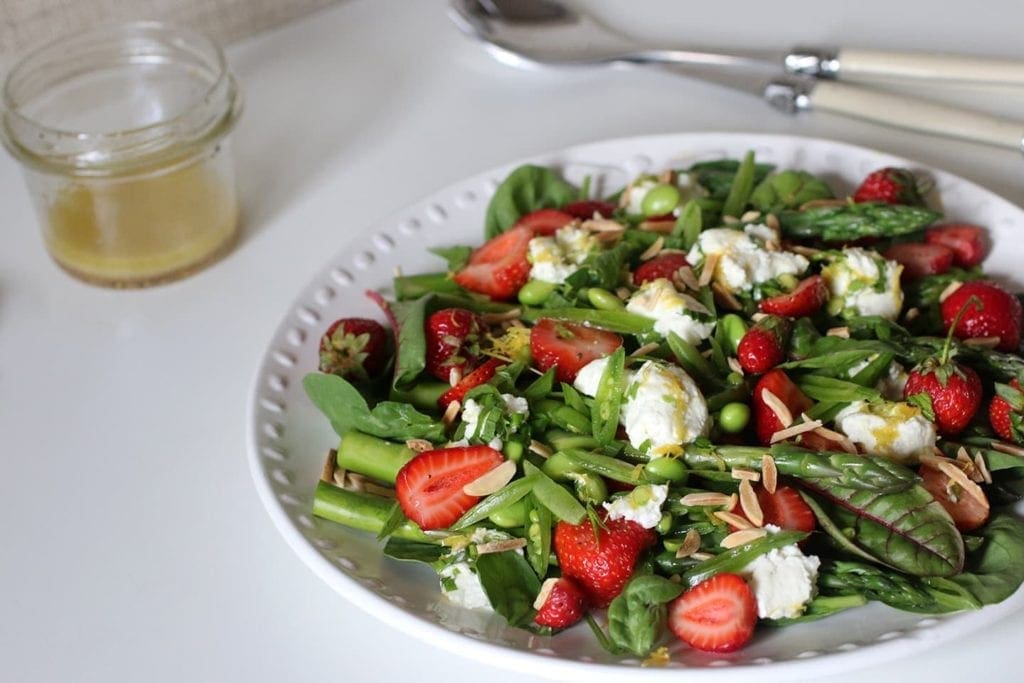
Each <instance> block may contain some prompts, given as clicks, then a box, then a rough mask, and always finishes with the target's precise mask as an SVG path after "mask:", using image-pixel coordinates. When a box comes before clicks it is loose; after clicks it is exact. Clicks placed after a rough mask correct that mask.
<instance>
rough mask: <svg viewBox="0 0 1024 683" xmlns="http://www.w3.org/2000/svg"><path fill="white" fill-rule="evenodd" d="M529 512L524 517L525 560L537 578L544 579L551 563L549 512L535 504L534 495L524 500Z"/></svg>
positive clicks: (551, 520)
mask: <svg viewBox="0 0 1024 683" xmlns="http://www.w3.org/2000/svg"><path fill="white" fill-rule="evenodd" d="M525 500H526V501H527V504H528V505H529V512H528V513H527V515H526V518H527V520H528V524H527V526H526V559H527V560H528V561H529V563H530V566H531V567H533V571H534V572H536V573H537V576H539V577H544V576H545V575H546V574H547V572H548V564H549V563H550V562H551V526H552V523H553V521H554V520H553V519H552V517H551V511H550V510H548V509H547V508H546V507H544V506H543V505H541V504H540V503H539V502H537V497H536V496H534V495H532V494H531V495H530V496H528V497H527V498H526V499H525Z"/></svg>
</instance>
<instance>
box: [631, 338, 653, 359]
mask: <svg viewBox="0 0 1024 683" xmlns="http://www.w3.org/2000/svg"><path fill="white" fill-rule="evenodd" d="M659 348H661V344H659V343H658V342H651V343H649V344H644V345H643V346H641V347H640V348H638V349H637V350H636V351H634V352H633V353H631V354H629V355H630V356H631V357H633V358H635V357H637V356H646V355H647V354H649V353H650V352H651V351H657V350H658V349H659Z"/></svg>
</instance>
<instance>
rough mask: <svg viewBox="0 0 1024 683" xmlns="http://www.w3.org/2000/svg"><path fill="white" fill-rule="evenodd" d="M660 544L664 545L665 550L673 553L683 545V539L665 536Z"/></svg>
mask: <svg viewBox="0 0 1024 683" xmlns="http://www.w3.org/2000/svg"><path fill="white" fill-rule="evenodd" d="M661 544H662V545H663V546H665V550H667V551H669V552H670V553H674V552H676V551H677V550H679V549H680V548H682V547H683V539H681V538H666V539H665V540H664V541H662V542H661Z"/></svg>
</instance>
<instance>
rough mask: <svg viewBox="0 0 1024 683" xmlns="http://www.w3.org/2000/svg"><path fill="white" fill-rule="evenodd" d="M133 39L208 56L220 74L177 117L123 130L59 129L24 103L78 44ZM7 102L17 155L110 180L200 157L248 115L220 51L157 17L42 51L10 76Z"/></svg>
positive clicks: (84, 34)
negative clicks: (199, 150) (40, 76)
mask: <svg viewBox="0 0 1024 683" xmlns="http://www.w3.org/2000/svg"><path fill="white" fill-rule="evenodd" d="M133 37H134V38H138V37H147V38H149V39H151V40H153V41H155V42H157V43H159V42H163V43H165V44H167V45H171V44H172V43H173V44H174V45H175V46H176V47H178V48H188V49H189V50H191V51H192V56H195V57H198V58H201V59H203V61H204V66H205V67H207V68H208V70H209V72H210V74H211V75H212V76H213V77H212V78H209V79H206V80H207V84H206V85H205V88H204V89H202V90H201V91H199V92H197V93H196V94H195V95H193V96H191V98H190V99H189V100H188V101H187V102H186V103H185V104H184V105H182V106H181V107H180V109H179V110H178V111H176V112H174V113H173V114H172V115H171V116H167V117H164V118H160V119H158V120H156V121H152V122H150V123H146V124H144V125H139V126H131V127H126V128H123V129H120V130H112V131H88V130H74V129H71V128H64V127H57V126H54V125H50V124H46V123H43V122H41V121H38V120H36V119H35V118H34V117H33V116H31V115H29V114H27V113H26V112H25V111H24V107H25V106H26V105H27V104H28V102H27V101H23V102H19V100H18V97H16V93H15V92H14V91H15V89H16V88H17V87H19V86H20V85H23V84H25V83H31V81H32V76H33V74H34V72H35V71H37V70H40V69H44V68H47V67H53V66H54V63H55V60H65V61H69V62H70V61H71V60H73V59H74V49H75V48H76V47H77V48H79V49H88V48H89V46H90V45H92V44H94V43H96V41H106V42H102V44H103V45H104V47H111V46H113V45H114V43H113V42H112V41H118V43H120V44H121V45H125V44H127V43H128V42H129V41H130V39H132V38H133ZM54 53H57V54H54ZM132 56H133V55H132V54H131V53H129V52H126V53H125V54H123V55H121V54H119V55H118V57H119V58H122V59H123V60H124V61H123V62H122V63H123V64H124V65H129V64H132V63H134V62H133V61H132V59H131V58H132ZM81 72H82V73H88V72H89V69H82V70H81ZM197 78H198V76H197ZM51 85H53V84H51ZM35 94H38V93H35ZM30 95H31V94H30ZM0 105H2V107H0V108H2V112H0V113H2V117H3V118H2V121H0V138H2V141H3V143H4V145H5V146H6V147H7V148H8V150H9V151H10V152H11V153H12V154H13V155H14V156H15V157H16V158H18V159H19V160H21V161H23V162H25V163H27V164H29V165H32V166H37V167H44V168H49V169H50V170H64V171H69V170H70V171H73V172H76V173H81V174H85V175H108V174H111V173H114V172H123V171H128V170H132V169H135V168H137V167H138V166H140V165H142V166H147V165H151V164H154V163H157V162H160V161H165V160H167V158H168V156H170V157H173V158H180V157H181V156H183V155H184V153H186V152H189V153H192V154H194V153H195V151H196V150H195V148H196V147H202V146H203V144H205V143H206V142H208V141H210V140H211V139H219V137H221V136H222V135H224V134H226V133H227V132H228V131H229V130H230V128H231V127H232V126H233V125H234V122H235V121H236V120H237V118H238V116H239V114H240V112H241V101H240V97H239V94H238V88H237V85H236V83H235V80H234V77H233V75H232V73H231V70H230V68H229V67H228V63H227V59H226V58H225V56H224V51H223V50H222V49H221V48H220V46H219V45H218V44H217V43H216V42H215V41H213V40H212V39H210V38H209V37H207V36H205V35H203V34H202V33H200V32H198V31H194V30H192V29H189V28H186V27H184V26H181V25H178V24H173V23H170V22H163V21H155V20H146V21H131V22H121V23H108V24H101V25H98V26H95V27H92V28H89V29H86V30H84V31H81V32H78V33H76V34H74V35H72V36H70V37H64V38H58V39H55V40H51V41H49V42H47V43H44V44H42V45H40V46H38V47H36V48H35V49H33V50H31V51H29V52H28V53H26V54H25V55H24V56H23V57H22V58H21V59H20V60H18V62H17V63H16V64H15V65H14V67H13V68H12V69H11V71H10V72H9V73H8V75H7V78H6V80H5V82H4V84H3V91H2V100H0ZM98 150H105V152H102V153H100V152H98Z"/></svg>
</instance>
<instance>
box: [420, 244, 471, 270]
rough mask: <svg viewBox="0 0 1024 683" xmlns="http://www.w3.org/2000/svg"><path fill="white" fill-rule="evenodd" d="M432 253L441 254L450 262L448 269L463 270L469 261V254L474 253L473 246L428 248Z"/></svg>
mask: <svg viewBox="0 0 1024 683" xmlns="http://www.w3.org/2000/svg"><path fill="white" fill-rule="evenodd" d="M427 251H429V252H430V253H431V254H436V255H437V256H440V257H441V258H443V259H444V260H445V261H447V262H448V270H461V269H462V267H463V266H465V265H466V263H468V262H469V255H470V254H472V253H473V247H467V246H461V245H460V246H454V247H431V248H430V249H428V250H427Z"/></svg>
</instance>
